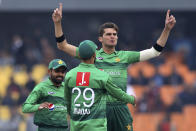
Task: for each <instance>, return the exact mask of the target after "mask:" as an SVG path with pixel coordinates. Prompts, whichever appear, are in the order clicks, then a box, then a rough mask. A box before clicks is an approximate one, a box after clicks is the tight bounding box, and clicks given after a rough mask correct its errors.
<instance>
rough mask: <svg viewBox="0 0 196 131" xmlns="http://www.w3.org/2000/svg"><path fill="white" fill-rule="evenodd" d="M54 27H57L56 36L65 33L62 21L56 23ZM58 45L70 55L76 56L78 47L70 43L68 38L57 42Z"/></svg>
mask: <svg viewBox="0 0 196 131" xmlns="http://www.w3.org/2000/svg"><path fill="white" fill-rule="evenodd" d="M54 28H55V37H56V38H59V37H61V36H62V35H63V30H62V25H61V22H56V23H54ZM65 37H66V36H65ZM57 47H58V49H60V50H62V51H64V52H65V53H67V54H69V55H70V56H74V57H75V56H76V47H75V46H73V45H71V44H69V43H68V42H67V40H66V39H65V40H64V41H62V42H60V43H58V42H57Z"/></svg>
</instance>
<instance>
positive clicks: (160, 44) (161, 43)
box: [140, 10, 176, 61]
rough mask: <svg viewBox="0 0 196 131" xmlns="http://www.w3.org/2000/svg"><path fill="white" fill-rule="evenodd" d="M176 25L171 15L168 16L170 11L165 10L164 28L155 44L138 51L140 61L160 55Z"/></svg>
mask: <svg viewBox="0 0 196 131" xmlns="http://www.w3.org/2000/svg"><path fill="white" fill-rule="evenodd" d="M175 24H176V19H175V17H174V16H173V15H170V10H167V13H166V18H165V27H164V29H163V31H162V33H161V35H160V37H159V39H158V40H157V43H156V44H155V45H154V46H153V47H152V48H151V49H146V50H143V51H140V61H145V60H148V59H151V58H154V57H156V56H159V55H160V54H161V51H162V50H163V48H164V47H165V44H166V42H167V39H168V37H169V34H170V31H171V30H172V29H173V27H174V25H175Z"/></svg>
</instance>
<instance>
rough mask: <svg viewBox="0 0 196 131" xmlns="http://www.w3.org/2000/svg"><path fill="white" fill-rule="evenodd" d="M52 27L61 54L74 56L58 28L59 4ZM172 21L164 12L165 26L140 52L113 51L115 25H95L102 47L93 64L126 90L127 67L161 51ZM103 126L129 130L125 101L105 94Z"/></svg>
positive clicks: (113, 130)
mask: <svg viewBox="0 0 196 131" xmlns="http://www.w3.org/2000/svg"><path fill="white" fill-rule="evenodd" d="M52 19H53V22H54V27H55V36H56V42H57V47H58V48H59V49H60V50H62V51H64V52H65V53H67V54H69V55H71V56H74V57H78V58H79V55H80V54H79V51H78V48H77V47H75V46H73V45H72V44H69V43H68V42H67V41H66V39H65V36H64V34H63V31H62V25H61V20H62V4H60V6H59V8H56V9H55V10H54V12H53V14H52ZM175 23H176V20H175V17H174V16H173V15H170V10H168V11H167V13H166V18H165V27H164V29H163V31H162V33H161V35H160V37H159V38H158V40H157V41H156V43H154V45H153V46H152V47H151V48H150V49H146V50H143V51H116V50H115V47H116V45H117V41H118V26H117V25H116V24H114V23H112V22H107V23H104V24H103V25H101V26H100V28H99V37H98V39H99V41H100V42H101V44H102V48H101V49H100V50H97V51H96V59H95V66H96V67H97V68H99V69H101V70H103V71H105V72H107V73H108V74H109V75H110V76H111V77H112V81H113V82H114V84H116V85H117V87H118V88H121V89H122V90H123V91H125V92H126V88H127V67H128V66H129V65H130V64H133V63H135V62H140V61H145V60H149V59H151V58H154V57H157V56H159V55H160V54H161V51H162V50H163V48H164V47H165V44H166V42H167V39H168V36H169V34H170V31H171V30H172V28H173V27H174V25H175ZM106 114H107V120H108V123H107V127H108V128H107V129H108V131H127V130H130V131H133V126H132V123H133V120H132V117H131V114H130V112H129V109H128V107H127V105H126V103H123V102H120V101H118V100H117V99H115V98H113V97H111V96H108V97H107V113H106Z"/></svg>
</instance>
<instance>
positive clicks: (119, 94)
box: [106, 80, 135, 105]
mask: <svg viewBox="0 0 196 131" xmlns="http://www.w3.org/2000/svg"><path fill="white" fill-rule="evenodd" d="M106 90H107V91H108V92H109V94H110V95H112V96H113V97H115V98H117V99H118V100H120V101H122V102H126V103H130V104H133V105H134V104H135V97H134V96H130V95H128V94H127V93H125V92H124V91H122V90H121V89H120V88H118V87H117V86H116V85H114V84H113V83H112V82H111V81H110V80H108V82H107V85H106Z"/></svg>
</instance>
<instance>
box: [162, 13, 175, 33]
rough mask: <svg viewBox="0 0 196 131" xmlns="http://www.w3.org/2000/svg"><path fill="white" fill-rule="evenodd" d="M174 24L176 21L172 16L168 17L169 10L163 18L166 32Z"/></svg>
mask: <svg viewBox="0 0 196 131" xmlns="http://www.w3.org/2000/svg"><path fill="white" fill-rule="evenodd" d="M175 24H176V19H175V17H174V16H173V15H170V10H167V14H166V18H165V28H166V29H167V30H171V29H172V28H173V27H174V25H175Z"/></svg>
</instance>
